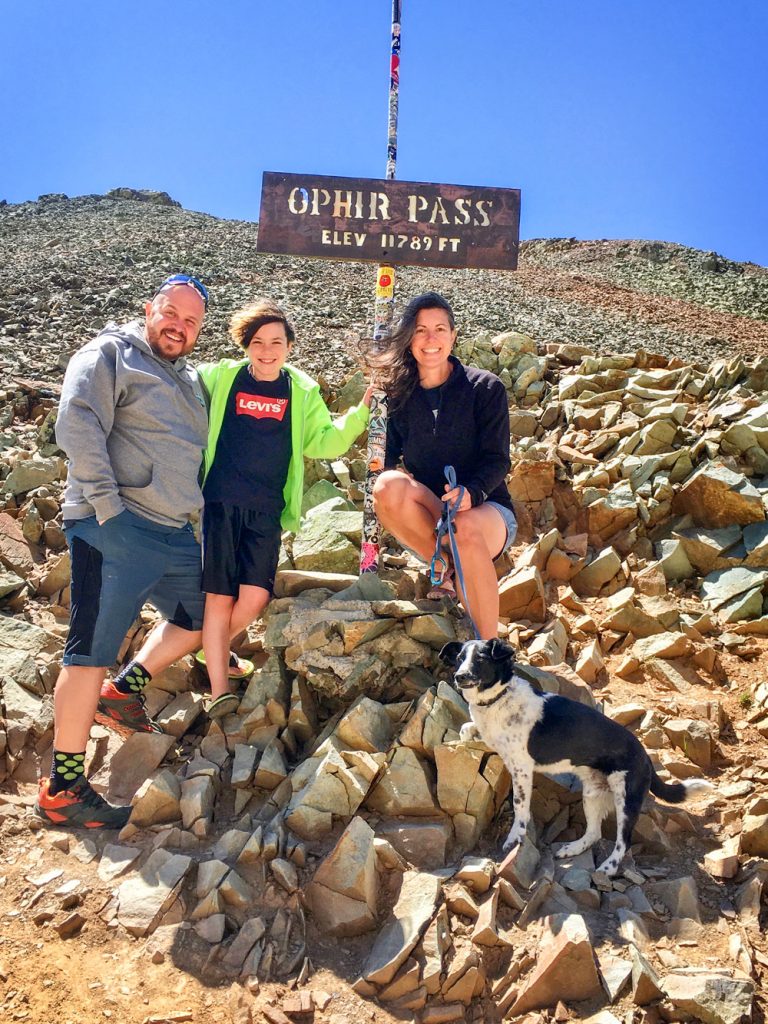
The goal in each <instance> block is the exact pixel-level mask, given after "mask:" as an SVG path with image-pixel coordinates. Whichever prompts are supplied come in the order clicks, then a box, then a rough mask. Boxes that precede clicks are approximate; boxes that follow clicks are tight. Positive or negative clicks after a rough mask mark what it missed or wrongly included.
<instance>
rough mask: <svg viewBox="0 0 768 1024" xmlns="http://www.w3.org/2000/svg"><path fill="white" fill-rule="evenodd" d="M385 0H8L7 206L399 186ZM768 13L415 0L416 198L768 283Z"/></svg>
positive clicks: (252, 211)
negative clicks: (633, 244)
mask: <svg viewBox="0 0 768 1024" xmlns="http://www.w3.org/2000/svg"><path fill="white" fill-rule="evenodd" d="M390 11H391V5H390V0H269V2H267V0H219V2H218V3H215V4H214V3H213V2H204V0H179V2H177V3H175V4H169V3H162V2H160V0H156V2H149V0H131V2H130V3H121V4H118V3H116V2H114V0H98V2H97V0H69V2H67V3H63V2H61V0H0V15H2V49H3V56H2V60H1V61H0V124H1V125H2V129H1V130H2V136H0V138H1V139H2V141H1V142H0V147H2V150H4V152H3V153H2V155H1V156H0V198H5V199H7V200H8V201H10V202H21V201H23V200H26V199H34V198H36V197H37V196H38V195H39V194H41V193H44V192H66V193H67V194H69V195H81V194H84V193H89V192H105V191H107V190H108V189H110V188H114V187H116V186H118V185H128V186H132V187H135V188H155V189H164V190H166V191H168V192H170V194H171V195H172V196H173V197H174V198H175V199H178V200H179V201H180V202H181V203H182V205H184V206H185V207H187V208H189V209H194V210H201V211H204V212H206V213H212V214H216V215H217V216H221V217H234V218H241V219H244V220H255V219H257V218H258V202H259V193H260V187H261V173H262V171H263V170H276V171H292V172H301V171H304V172H307V173H317V174H338V175H350V176H366V177H374V178H375V177H383V175H384V165H385V157H386V112H387V88H388V62H389V55H388V51H389V24H390ZM767 55H768V2H767V0H729V2H724V0H474V2H473V3H470V2H464V3H459V2H457V0H403V35H402V64H401V103H400V131H399V159H398V169H397V176H398V178H404V179H411V180H421V181H435V182H447V183H457V184H470V185H500V186H507V187H518V188H521V189H522V193H523V217H522V225H521V235H522V237H523V238H533V237H542V236H545V237H546V236H570V235H575V236H576V237H578V238H648V239H662V240H665V241H673V242H681V243H683V244H685V245H691V246H695V247H697V248H701V249H707V250H708V249H714V250H716V251H718V252H720V253H722V254H724V255H725V256H727V257H729V258H731V259H736V260H752V261H754V262H756V263H762V264H768V139H767V137H766V136H767V134H768V133H767V132H766V125H767V123H768V114H767V113H766V112H767V111H768V56H767Z"/></svg>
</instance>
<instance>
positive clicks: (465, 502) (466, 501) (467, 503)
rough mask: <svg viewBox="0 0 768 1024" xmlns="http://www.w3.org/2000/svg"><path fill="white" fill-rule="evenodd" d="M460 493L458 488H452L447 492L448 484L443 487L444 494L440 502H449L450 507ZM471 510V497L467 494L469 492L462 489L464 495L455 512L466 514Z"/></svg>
mask: <svg viewBox="0 0 768 1024" xmlns="http://www.w3.org/2000/svg"><path fill="white" fill-rule="evenodd" d="M460 491H461V488H460V487H454V488H452V489H451V490H450V491H449V490H448V484H446V485H445V492H446V493H445V494H444V495H443V498H442V500H443V501H447V502H450V504H451V505H452V504H453V503H454V501H456V499H457V498H458V496H459V493H460ZM471 508H472V495H471V494H470V493H469V491H468V490H467V489H466V487H465V488H464V494H463V496H462V499H461V504H460V505H459V507H458V508H457V509H456V511H457V512H468V511H469V509H471Z"/></svg>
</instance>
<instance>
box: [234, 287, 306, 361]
mask: <svg viewBox="0 0 768 1024" xmlns="http://www.w3.org/2000/svg"><path fill="white" fill-rule="evenodd" d="M265 324H282V325H283V327H284V328H285V336H286V338H287V339H288V342H289V343H290V344H293V342H294V341H295V340H296V332H295V331H294V329H293V325H292V324H291V323H290V321H289V320H288V317H287V316H286V315H285V313H284V312H283V310H282V309H281V308H280V307H279V306H278V304H277V303H276V302H272V300H271V299H256V301H255V302H252V303H250V305H248V306H244V307H243V308H242V309H238V311H237V312H236V313H233V315H232V319H231V320H230V321H229V334H230V337H231V338H232V340H233V341H234V342H235V343H236V344H238V345H239V346H240V348H242V349H247V348H248V346H249V345H250V344H251V342H252V341H253V336H254V334H255V333H256V332H257V331H258V330H259V329H260V328H261V327H263V326H264V325H265Z"/></svg>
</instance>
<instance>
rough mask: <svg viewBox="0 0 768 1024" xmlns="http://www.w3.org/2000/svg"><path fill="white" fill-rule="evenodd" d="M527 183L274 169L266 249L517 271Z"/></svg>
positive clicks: (267, 197)
mask: <svg viewBox="0 0 768 1024" xmlns="http://www.w3.org/2000/svg"><path fill="white" fill-rule="evenodd" d="M519 236H520V190H519V189H516V188H484V187H474V186H471V185H434V184H428V183H427V182H422V181H392V180H388V179H385V178H382V179H378V178H336V177H328V176H323V177H317V176H312V175H309V174H280V173H276V172H274V171H266V172H265V173H264V179H263V183H262V190H261V215H260V217H259V235H258V242H257V246H256V247H257V250H258V251H259V252H271V253H280V254H283V255H290V256H317V257H320V258H321V259H344V260H372V261H375V262H376V263H390V264H393V265H395V264H416V265H426V266H430V267H478V268H484V269H486V270H490V269H496V270H515V269H516V268H517V251H518V245H519Z"/></svg>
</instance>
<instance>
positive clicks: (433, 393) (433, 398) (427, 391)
mask: <svg viewBox="0 0 768 1024" xmlns="http://www.w3.org/2000/svg"><path fill="white" fill-rule="evenodd" d="M419 387H421V385H419ZM444 387H445V384H438V385H437V387H436V388H421V390H422V391H423V392H424V397H425V398H426V400H427V402H428V403H429V408H430V409H431V410H432V413H433V415H434V417H435V419H437V414H438V412H439V411H440V396H441V395H442V393H443V388H444Z"/></svg>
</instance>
